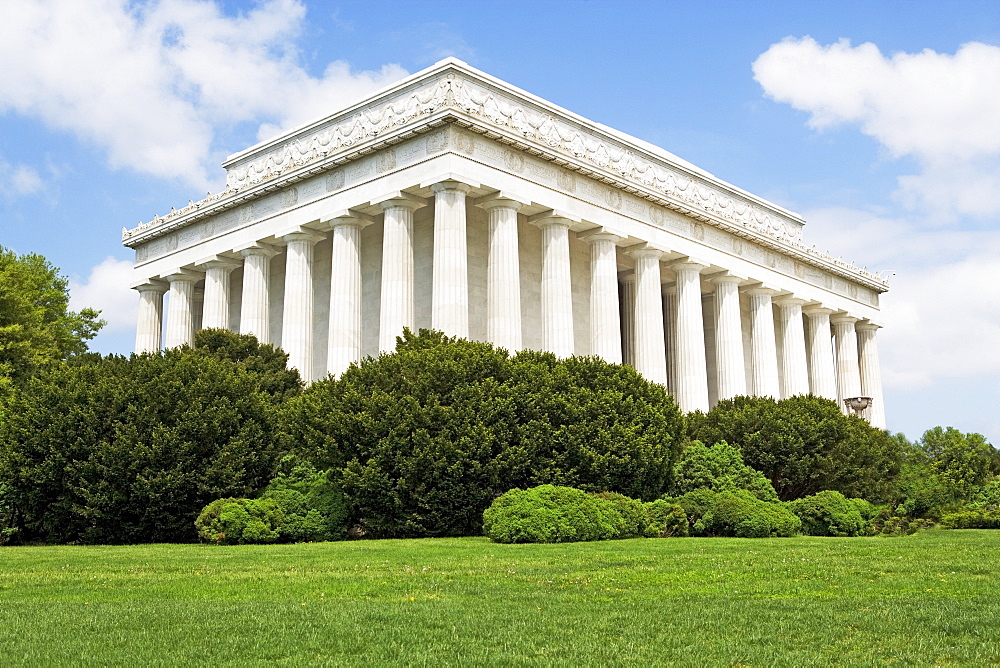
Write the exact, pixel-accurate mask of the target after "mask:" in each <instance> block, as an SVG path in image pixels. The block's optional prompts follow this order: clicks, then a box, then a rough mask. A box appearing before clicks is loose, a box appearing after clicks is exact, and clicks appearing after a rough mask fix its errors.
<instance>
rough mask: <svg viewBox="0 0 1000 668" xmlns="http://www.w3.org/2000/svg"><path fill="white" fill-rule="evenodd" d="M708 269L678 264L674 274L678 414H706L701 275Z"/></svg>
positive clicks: (695, 263)
mask: <svg viewBox="0 0 1000 668" xmlns="http://www.w3.org/2000/svg"><path fill="white" fill-rule="evenodd" d="M707 266H708V265H705V264H702V263H700V262H680V263H678V264H675V265H673V270H674V272H675V273H676V274H677V389H676V391H675V392H674V396H675V397H676V398H677V403H678V405H679V406H680V408H681V410H682V411H684V412H685V413H690V412H692V411H703V412H707V411H708V371H707V369H706V367H705V332H704V322H703V320H702V315H701V271H702V270H703V269H705V268H706V267H707Z"/></svg>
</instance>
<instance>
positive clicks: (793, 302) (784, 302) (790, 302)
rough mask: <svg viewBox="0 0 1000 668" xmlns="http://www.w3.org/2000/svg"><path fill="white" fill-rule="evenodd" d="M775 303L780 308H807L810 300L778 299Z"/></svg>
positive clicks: (790, 297) (796, 298) (795, 298)
mask: <svg viewBox="0 0 1000 668" xmlns="http://www.w3.org/2000/svg"><path fill="white" fill-rule="evenodd" d="M774 303H775V304H777V305H778V306H805V305H806V304H808V303H809V300H808V299H802V298H800V297H792V296H788V297H778V298H777V299H775V300H774Z"/></svg>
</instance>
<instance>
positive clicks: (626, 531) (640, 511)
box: [594, 492, 651, 538]
mask: <svg viewBox="0 0 1000 668" xmlns="http://www.w3.org/2000/svg"><path fill="white" fill-rule="evenodd" d="M594 496H595V497H597V498H598V499H601V500H602V501H606V502H608V503H609V504H611V507H613V508H614V509H615V512H617V513H618V514H619V515H620V516H621V518H622V521H621V530H620V531H619V532H618V534H617V535H616V536H614V537H615V538H638V537H642V536H645V535H646V534H647V533H648V532H649V531H650V530H651V529H650V514H649V511H648V510H647V508H646V504H644V503H643V502H642V501H639V500H637V499H632V498H629V497H627V496H625V495H624V494H619V493H618V492H600V493H598V494H595V495H594Z"/></svg>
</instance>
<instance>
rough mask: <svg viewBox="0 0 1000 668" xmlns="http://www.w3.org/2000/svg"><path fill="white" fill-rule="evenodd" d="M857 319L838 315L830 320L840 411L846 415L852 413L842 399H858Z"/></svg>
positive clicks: (859, 373)
mask: <svg viewBox="0 0 1000 668" xmlns="http://www.w3.org/2000/svg"><path fill="white" fill-rule="evenodd" d="M857 321H858V319H857V318H853V317H851V316H845V315H840V316H836V317H834V318H831V319H830V322H831V323H833V337H834V340H835V341H836V343H837V393H838V394H839V395H840V410H842V411H843V412H844V413H845V414H846V415H852V414H853V413H854V411H852V410H851V409H850V408H848V407H847V405H846V404H844V399H850V398H852V397H860V396H862V394H861V370H860V368H859V366H858V333H857V331H855V329H854V323H856V322H857Z"/></svg>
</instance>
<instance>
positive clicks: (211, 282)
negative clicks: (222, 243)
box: [196, 255, 239, 329]
mask: <svg viewBox="0 0 1000 668" xmlns="http://www.w3.org/2000/svg"><path fill="white" fill-rule="evenodd" d="M196 266H197V268H198V269H201V270H203V271H204V272H205V308H204V311H203V312H202V326H204V327H205V328H206V329H211V328H214V329H229V275H230V274H231V273H232V271H233V269H235V268H236V267H238V266H239V262H237V261H236V260H230V259H229V258H224V257H221V256H219V255H216V256H215V257H212V258H209V259H207V260H202V261H201V262H199V263H198V264H197V265H196Z"/></svg>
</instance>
